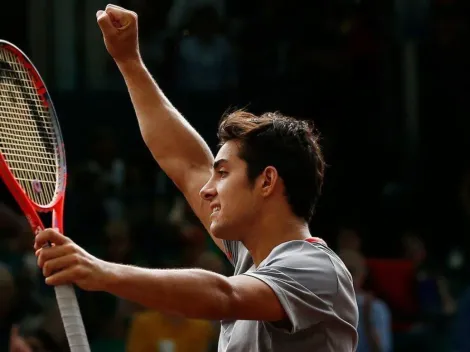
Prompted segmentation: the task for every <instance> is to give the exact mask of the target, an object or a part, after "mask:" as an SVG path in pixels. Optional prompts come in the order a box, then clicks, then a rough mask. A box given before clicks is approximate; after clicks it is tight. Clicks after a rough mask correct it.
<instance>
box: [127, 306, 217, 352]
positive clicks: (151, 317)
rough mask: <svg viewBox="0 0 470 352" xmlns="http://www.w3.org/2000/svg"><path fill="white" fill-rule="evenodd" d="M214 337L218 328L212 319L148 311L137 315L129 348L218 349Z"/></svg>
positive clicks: (163, 351)
mask: <svg viewBox="0 0 470 352" xmlns="http://www.w3.org/2000/svg"><path fill="white" fill-rule="evenodd" d="M195 304H197V303H195ZM215 339H216V333H215V329H214V326H213V324H212V323H211V322H209V321H204V320H193V319H186V318H183V317H179V316H174V315H171V314H164V313H159V312H155V311H146V312H141V313H137V314H136V315H135V316H134V319H133V320H132V324H131V327H130V332H129V336H128V339H127V346H126V351H128V352H147V351H158V352H173V351H178V352H207V351H215V350H216V349H214V347H213V345H214V343H215V341H216V340H215Z"/></svg>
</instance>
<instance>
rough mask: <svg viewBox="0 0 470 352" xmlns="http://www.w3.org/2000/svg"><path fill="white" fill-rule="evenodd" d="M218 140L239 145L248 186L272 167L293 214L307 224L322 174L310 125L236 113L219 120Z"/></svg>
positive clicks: (274, 115) (274, 114) (277, 115)
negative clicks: (283, 186) (230, 141)
mask: <svg viewBox="0 0 470 352" xmlns="http://www.w3.org/2000/svg"><path fill="white" fill-rule="evenodd" d="M218 137H219V142H220V143H219V145H220V146H221V145H223V144H224V143H225V142H227V141H229V140H235V141H239V142H240V153H239V157H240V158H241V159H242V160H244V161H245V162H246V163H247V165H248V167H247V176H248V179H249V180H250V182H254V180H255V179H256V177H257V176H259V175H260V174H261V172H262V171H263V170H264V169H265V168H266V167H267V166H273V167H275V168H276V170H277V172H278V173H279V176H280V177H281V178H282V180H283V181H284V185H285V194H286V197H287V201H288V202H289V204H290V206H291V208H292V211H293V213H294V214H295V215H297V216H298V217H301V218H303V219H305V220H306V221H310V219H311V217H312V215H313V213H314V210H315V205H316V203H317V201H318V198H319V197H320V194H321V189H322V185H323V175H324V170H325V163H324V161H323V156H322V152H321V149H320V146H319V144H318V135H317V134H316V133H315V129H314V126H313V122H311V121H303V120H298V119H294V118H292V117H287V116H284V115H282V114H280V113H278V112H272V113H271V112H270V113H265V114H263V115H261V116H256V115H253V114H251V113H248V112H245V111H236V112H233V113H230V114H228V115H226V116H224V117H223V118H222V120H221V122H220V125H219V130H218Z"/></svg>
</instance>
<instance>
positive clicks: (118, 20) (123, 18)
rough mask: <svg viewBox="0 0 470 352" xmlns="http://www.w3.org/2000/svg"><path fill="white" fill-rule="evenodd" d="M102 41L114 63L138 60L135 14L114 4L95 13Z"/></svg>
mask: <svg viewBox="0 0 470 352" xmlns="http://www.w3.org/2000/svg"><path fill="white" fill-rule="evenodd" d="M96 18H97V21H98V25H99V26H100V28H101V32H102V33H103V39H104V43H105V44H106V49H107V50H108V52H109V54H110V55H111V56H112V57H113V59H114V60H115V61H116V63H118V64H119V63H125V62H127V61H133V60H139V59H140V53H139V40H138V23H137V14H136V13H135V12H133V11H129V10H126V9H124V8H122V7H119V6H116V5H108V6H106V9H105V10H104V11H102V10H100V11H98V12H97V13H96Z"/></svg>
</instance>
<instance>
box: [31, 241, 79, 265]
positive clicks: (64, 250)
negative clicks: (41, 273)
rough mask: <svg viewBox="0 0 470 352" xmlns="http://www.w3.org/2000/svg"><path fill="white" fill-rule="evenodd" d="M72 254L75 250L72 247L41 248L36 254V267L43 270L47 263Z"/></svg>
mask: <svg viewBox="0 0 470 352" xmlns="http://www.w3.org/2000/svg"><path fill="white" fill-rule="evenodd" d="M74 253H76V248H75V247H74V246H73V245H63V246H54V247H46V248H41V249H39V250H38V251H37V252H36V255H37V257H38V266H39V267H40V268H43V267H44V265H45V264H46V263H47V262H48V261H51V260H54V259H56V258H60V257H64V256H67V255H69V254H74Z"/></svg>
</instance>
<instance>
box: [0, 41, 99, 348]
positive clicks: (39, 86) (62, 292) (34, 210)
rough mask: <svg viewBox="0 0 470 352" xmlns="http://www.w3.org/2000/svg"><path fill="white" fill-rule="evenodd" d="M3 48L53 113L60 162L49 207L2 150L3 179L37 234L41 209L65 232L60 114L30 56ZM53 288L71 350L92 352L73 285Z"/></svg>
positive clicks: (0, 45)
mask: <svg viewBox="0 0 470 352" xmlns="http://www.w3.org/2000/svg"><path fill="white" fill-rule="evenodd" d="M0 48H3V49H7V50H9V51H10V52H11V53H12V54H14V55H15V56H16V57H17V58H18V60H19V61H20V62H21V64H23V66H24V67H25V68H27V70H28V72H29V74H30V77H32V78H33V81H34V86H35V88H36V90H37V93H38V94H39V95H40V97H41V102H42V103H43V104H44V105H45V106H47V108H48V112H49V114H51V120H52V125H53V128H54V132H55V134H56V138H57V146H56V148H57V150H56V152H57V155H58V158H57V159H56V162H58V163H59V165H58V168H57V172H58V175H57V183H56V189H55V192H54V196H53V198H52V200H51V202H50V203H49V204H47V205H46V206H43V205H40V204H37V203H36V202H34V201H33V200H31V199H30V198H29V196H28V195H27V193H26V192H25V191H24V190H23V188H22V187H21V185H20V183H19V182H18V181H17V180H16V178H15V176H14V175H13V173H12V172H11V171H10V169H9V166H8V163H7V161H6V160H5V157H4V156H3V155H2V153H0V178H2V179H3V181H4V183H5V185H6V186H7V188H8V189H9V191H10V193H11V194H12V196H13V197H14V199H15V201H16V202H17V204H18V205H19V206H20V208H21V210H22V211H23V213H24V214H25V216H26V218H27V220H28V222H29V224H30V225H31V228H32V230H33V232H34V233H35V234H37V233H38V232H39V231H41V230H43V229H44V224H43V222H42V221H41V218H40V217H39V214H38V212H43V213H46V212H51V211H52V227H54V228H57V229H58V230H59V232H61V233H63V211H64V199H65V185H66V180H67V168H66V163H65V149H64V143H63V139H62V133H61V130H60V125H59V122H58V120H57V114H56V112H55V109H54V106H53V104H52V100H51V98H50V96H49V93H48V91H47V89H46V86H45V84H44V81H43V80H42V78H41V76H40V75H39V72H38V71H37V69H36V68H35V66H34V65H33V63H32V62H31V61H30V60H29V58H28V57H27V56H26V55H25V54H24V53H23V52H22V51H21V50H20V49H19V48H18V47H16V46H15V45H13V44H11V43H9V42H6V41H4V40H0ZM54 290H55V293H56V299H57V303H58V306H59V310H60V314H61V317H62V322H63V325H64V328H65V333H66V335H67V340H68V342H69V347H70V351H71V352H90V345H89V343H88V338H87V336H86V329H85V327H84V325H83V319H82V317H81V313H80V307H79V306H78V301H77V297H76V294H75V291H74V288H73V286H72V285H62V286H55V287H54Z"/></svg>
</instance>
